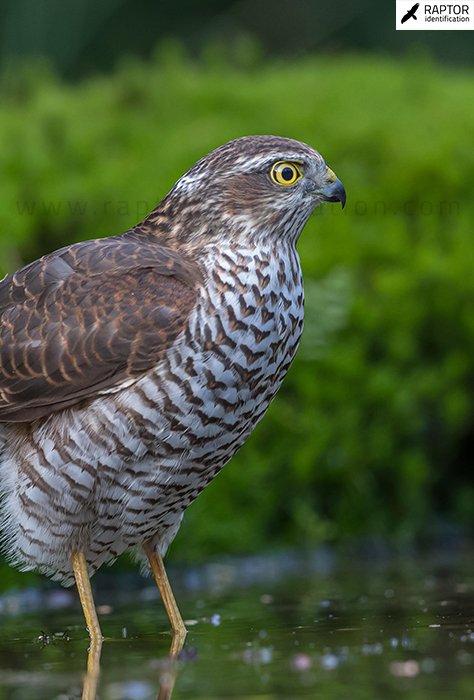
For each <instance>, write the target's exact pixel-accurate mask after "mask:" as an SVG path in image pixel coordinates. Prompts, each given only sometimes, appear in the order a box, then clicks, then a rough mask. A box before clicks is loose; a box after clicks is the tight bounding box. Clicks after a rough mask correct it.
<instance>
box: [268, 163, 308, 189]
mask: <svg viewBox="0 0 474 700" xmlns="http://www.w3.org/2000/svg"><path fill="white" fill-rule="evenodd" d="M270 177H271V178H272V180H273V182H276V184H277V185H294V184H295V182H298V180H300V179H301V178H302V177H303V175H302V174H301V170H300V169H299V168H298V166H297V165H296V164H295V163H288V162H287V161H285V160H282V161H280V162H279V163H275V165H274V166H273V168H272V169H271V171H270Z"/></svg>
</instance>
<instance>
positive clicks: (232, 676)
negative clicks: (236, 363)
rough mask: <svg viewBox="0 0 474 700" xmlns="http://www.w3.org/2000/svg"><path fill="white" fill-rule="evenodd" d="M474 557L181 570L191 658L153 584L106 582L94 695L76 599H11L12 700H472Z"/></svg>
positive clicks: (2, 679) (463, 552) (6, 651)
mask: <svg viewBox="0 0 474 700" xmlns="http://www.w3.org/2000/svg"><path fill="white" fill-rule="evenodd" d="M473 555H474V552H473V551H472V550H471V549H463V548H458V549H457V550H455V549H451V550H450V551H444V552H442V553H438V554H437V555H436V556H431V557H426V558H423V557H421V556H420V555H419V554H418V553H414V554H413V556H403V557H399V556H398V557H393V556H389V555H388V554H387V553H382V554H380V552H378V553H375V554H374V553H373V552H370V553H367V552H366V553H362V555H361V553H360V551H355V552H352V553H351V554H350V555H344V556H338V555H335V554H334V553H329V554H328V553H327V552H326V555H324V556H325V559H324V561H325V563H324V568H322V565H321V562H322V558H321V557H319V564H315V557H314V554H307V555H302V554H298V553H290V554H287V555H285V556H284V557H283V566H282V568H281V570H280V575H278V565H277V561H276V560H275V559H273V558H271V557H270V558H268V559H267V560H266V558H265V557H259V558H254V559H253V560H247V561H245V562H244V560H239V561H231V560H227V561H225V562H220V563H217V564H216V563H213V564H211V565H209V567H203V568H202V569H199V570H196V571H195V572H190V571H188V570H186V571H182V572H179V571H175V572H173V571H172V570H171V572H170V574H171V577H172V578H173V579H174V580H173V586H174V587H176V590H177V593H178V596H179V600H180V604H181V606H182V611H183V613H184V618H185V621H186V625H187V627H188V629H189V634H188V638H187V640H186V643H185V644H184V647H183V649H182V651H181V654H180V655H179V656H178V651H179V650H177V649H175V650H174V652H173V648H172V647H171V649H170V644H171V638H170V636H169V634H168V632H167V630H169V622H168V620H167V616H166V612H165V611H164V609H163V607H162V604H161V601H160V600H159V599H157V598H156V594H155V593H153V592H152V583H151V581H150V580H149V581H148V582H147V581H143V580H141V579H138V578H134V577H128V575H127V576H125V577H122V576H112V575H107V574H105V575H104V576H103V577H101V578H98V579H97V582H96V591H95V594H96V599H97V602H98V604H99V606H98V607H99V615H100V617H101V625H102V629H103V632H104V634H105V635H106V639H105V641H104V644H103V647H102V658H101V672H100V675H99V676H97V675H96V676H95V677H94V676H93V674H91V673H89V674H88V676H86V683H85V684H84V686H83V680H84V671H85V667H86V658H87V648H88V644H89V641H88V638H87V632H86V630H85V627H84V622H83V618H82V617H81V615H82V613H81V610H80V608H79V605H78V602H77V601H76V600H75V599H74V598H72V599H71V600H72V601H73V603H74V605H73V606H72V607H71V605H70V603H71V600H70V601H69V602H67V601H66V599H63V604H64V605H63V606H62V607H61V606H59V605H56V607H54V606H49V605H46V604H45V601H47V600H49V601H50V602H54V596H53V589H52V588H49V589H46V590H43V591H36V592H35V593H34V594H32V593H31V592H29V593H27V592H25V591H23V592H21V593H17V594H13V593H10V594H8V596H1V597H0V609H1V610H2V616H1V621H2V627H1V630H2V633H1V636H0V689H1V692H0V697H12V698H15V700H23V698H25V699H26V698H31V697H45V698H46V697H48V698H59V697H61V698H65V697H74V698H76V697H77V698H80V697H81V695H82V697H88V698H94V697H96V695H98V696H99V697H101V698H103V700H125V699H127V700H156V698H157V697H159V698H160V699H163V698H169V697H170V696H171V693H172V694H173V700H181V698H183V699H184V698H185V697H190V696H193V697H194V696H202V697H208V698H212V697H216V698H217V697H224V696H227V695H229V693H230V692H231V694H232V695H233V696H234V697H240V698H250V697H256V696H272V697H274V698H287V697H292V698H302V699H303V700H304V699H305V698H315V697H316V698H318V699H320V700H336V699H337V700H340V698H343V697H348V698H349V697H350V698H351V699H352V698H355V699H356V700H357V699H358V698H360V699H361V700H363V699H365V698H367V699H369V698H370V699H372V700H373V698H381V699H383V700H392V698H397V697H398V696H399V695H400V694H401V693H404V694H408V696H409V697H410V698H413V699H414V700H418V698H420V699H421V698H426V697H436V698H437V700H448V698H449V699H451V698H452V697H456V698H457V700H458V699H460V700H464V698H466V700H467V698H468V697H469V698H470V697H471V696H472V694H473V692H474V556H473ZM299 558H301V560H300V562H299V564H298V566H297V567H296V566H294V568H293V570H292V569H291V567H290V566H289V562H290V561H293V564H295V562H298V559H299ZM265 560H266V561H267V563H268V566H265ZM318 567H319V569H318ZM211 570H212V572H213V574H212V575H211V573H210V572H211ZM243 571H246V573H245V575H244V574H243ZM173 574H174V576H173ZM48 585H50V584H48ZM111 587H112V588H113V587H115V589H116V590H115V593H114V592H113V591H111V590H110V589H111ZM58 590H59V591H60V593H61V595H62V593H63V592H62V591H61V589H58ZM67 593H68V594H69V591H68V592H67ZM15 597H18V599H19V600H20V602H22V604H23V603H25V607H26V610H25V609H24V612H22V605H19V606H18V605H16V604H15V603H14V599H15ZM33 599H35V600H36V601H37V606H36V607H35V606H34V605H32V604H31V605H30V607H29V608H28V606H27V605H26V603H27V602H28V600H29V601H30V602H31V601H32V600H33ZM102 601H104V604H103V605H102V606H101V605H100V603H101V602H102ZM105 601H107V605H105ZM66 602H67V605H66ZM56 603H57V601H56ZM53 632H54V633H58V632H59V634H55V635H54V637H53ZM42 633H43V634H42ZM92 651H93V650H91V652H92ZM93 681H94V682H95V687H94V685H93ZM88 683H89V685H88ZM173 686H174V688H173Z"/></svg>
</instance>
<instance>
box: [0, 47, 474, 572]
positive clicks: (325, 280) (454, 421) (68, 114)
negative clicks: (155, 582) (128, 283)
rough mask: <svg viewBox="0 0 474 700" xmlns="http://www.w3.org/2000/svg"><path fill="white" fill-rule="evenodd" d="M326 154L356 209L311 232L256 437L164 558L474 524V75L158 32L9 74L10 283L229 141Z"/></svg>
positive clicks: (128, 215) (2, 108) (2, 183)
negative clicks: (303, 301) (130, 50)
mask: <svg viewBox="0 0 474 700" xmlns="http://www.w3.org/2000/svg"><path fill="white" fill-rule="evenodd" d="M250 133H273V134H280V135H285V136H291V137H293V138H297V139H300V140H302V141H306V142H308V143H310V144H311V145H313V146H315V147H316V148H318V150H320V151H321V153H322V154H323V155H324V156H325V157H326V158H327V160H328V161H329V163H330V165H331V166H332V167H333V168H334V169H335V171H336V173H337V174H338V176H339V177H340V179H341V180H342V181H343V182H344V184H345V186H346V190H347V193H348V203H347V207H346V209H345V210H344V212H342V211H341V210H340V209H339V208H338V207H335V206H333V205H332V206H326V207H325V208H320V209H318V210H317V212H316V213H315V215H314V216H313V217H312V219H311V221H310V223H309V224H308V226H307V228H306V230H305V231H304V233H303V236H302V238H301V241H300V252H301V257H302V264H303V268H304V274H305V280H306V286H307V324H306V330H305V339H304V342H303V344H302V347H301V349H300V352H299V355H298V357H297V359H296V361H295V363H294V366H293V367H292V369H291V371H290V373H289V376H288V378H287V380H286V382H285V384H284V386H283V388H282V390H281V392H280V394H279V395H278V397H277V398H276V400H275V402H274V404H273V405H272V407H271V408H270V410H269V412H268V414H267V416H266V418H265V419H264V420H263V422H262V423H261V424H260V425H259V427H258V428H257V430H256V431H255V433H254V434H253V435H252V437H251V438H250V440H249V441H248V443H247V445H246V446H245V447H244V448H243V449H242V451H241V452H240V453H239V454H238V455H237V457H236V458H235V459H234V460H233V462H232V464H231V465H230V466H228V467H227V468H226V469H224V471H223V472H222V474H221V475H220V476H219V477H218V478H217V479H216V480H215V481H214V482H213V483H212V484H211V485H210V486H209V487H208V488H207V489H206V491H205V492H204V493H203V494H202V495H201V496H200V497H199V499H198V500H197V501H196V503H195V504H193V505H192V506H191V507H190V508H189V510H188V511H187V514H186V516H185V519H184V522H183V526H182V528H181V531H180V534H179V535H178V537H177V539H176V542H175V544H174V545H173V547H172V553H173V555H175V556H177V557H182V558H190V559H192V558H195V559H198V558H201V557H202V556H205V555H209V554H213V553H216V552H224V551H226V552H227V551H234V552H235V551H250V550H257V549H260V548H263V547H266V546H269V545H282V544H285V545H286V544H307V545H312V544H314V543H317V542H319V541H321V540H322V539H326V538H329V539H331V538H336V537H339V536H341V535H347V534H362V533H372V534H374V533H377V534H381V535H385V536H386V535H395V536H400V537H403V536H404V534H406V533H409V534H413V533H414V534H429V533H430V531H431V530H432V528H433V527H434V526H435V525H436V522H437V521H438V519H439V518H440V517H442V518H446V519H448V520H451V521H456V522H459V523H463V524H465V525H471V524H472V522H474V481H473V479H472V477H471V470H472V467H471V455H472V449H471V448H472V446H473V445H474V433H473V414H474V393H473V390H474V306H473V304H474V274H473V272H474V235H473V225H472V223H473V221H474V202H473V196H472V193H473V184H472V183H473V181H474V151H473V149H472V143H473V141H474V82H473V73H472V71H457V72H455V71H447V70H444V69H442V68H441V67H440V66H438V65H435V64H432V63H431V62H430V61H429V60H428V59H426V58H422V57H421V58H416V57H408V58H406V59H405V60H403V61H399V62H395V61H392V60H388V59H385V58H383V57H382V56H372V57H364V56H357V55H353V56H327V57H306V58H301V59H300V60H298V61H295V62H285V63H278V62H272V63H261V62H260V58H259V51H258V47H256V46H254V45H253V44H252V43H251V42H250V43H247V44H245V43H241V44H239V45H237V46H234V47H222V46H219V45H213V46H209V47H208V49H207V50H206V52H205V53H204V55H203V56H202V59H201V60H200V61H199V62H191V61H190V60H188V59H187V58H186V56H185V55H184V53H183V51H182V49H181V48H180V46H179V44H176V43H173V42H168V43H166V44H163V45H162V46H161V47H160V49H159V50H158V51H157V52H156V57H155V60H154V62H151V63H149V64H144V63H139V62H136V61H133V60H127V61H125V60H124V61H123V63H122V64H121V65H120V66H119V67H118V69H117V71H116V72H115V74H114V75H113V76H112V77H107V78H103V77H102V78H101V77H96V78H93V79H89V80H88V81H86V82H83V83H80V84H77V85H75V86H70V85H66V84H63V83H61V82H60V81H59V80H58V79H57V78H56V77H55V76H54V75H53V74H52V73H51V71H50V70H49V69H48V67H47V66H38V65H36V66H34V67H31V66H30V67H29V68H21V69H20V68H17V69H14V68H11V69H10V70H9V71H7V72H4V73H3V74H2V76H1V79H0V152H1V154H2V155H1V159H2V168H1V169H0V193H1V200H0V248H1V252H2V255H1V258H0V265H1V267H2V268H3V272H10V271H12V270H13V269H14V268H15V267H18V266H20V265H21V264H23V263H25V262H28V261H30V260H32V259H34V258H36V257H38V256H39V255H41V254H42V253H44V252H46V251H49V250H52V249H54V248H57V247H60V246H62V245H66V244H67V243H69V242H71V241H75V240H80V239H84V238H94V237H99V236H107V235H110V234H115V233H118V232H120V231H124V230H126V229H127V228H129V227H130V226H132V225H133V224H135V223H136V222H137V221H139V220H140V219H141V218H143V217H144V216H145V214H146V213H148V211H149V210H151V209H152V208H153V207H154V206H155V204H156V202H157V201H158V200H159V199H160V198H161V197H162V196H163V194H164V193H165V192H166V191H167V190H168V189H169V188H170V187H171V186H172V184H173V183H174V182H175V180H176V179H177V178H178V177H179V176H180V175H181V174H182V173H183V172H184V171H185V170H186V169H187V168H188V167H189V166H190V165H191V164H192V163H193V162H194V161H195V160H197V159H198V158H199V157H201V156H202V155H203V154H204V153H206V152H208V151H209V150H211V149H212V148H214V147H216V146H218V145H220V144H221V143H223V142H225V141H227V140H229V139H232V138H235V137H237V136H242V135H245V134H250Z"/></svg>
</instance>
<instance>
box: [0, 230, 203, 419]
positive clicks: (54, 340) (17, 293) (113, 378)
mask: <svg viewBox="0 0 474 700" xmlns="http://www.w3.org/2000/svg"><path fill="white" fill-rule="evenodd" d="M199 282H200V273H199V269H198V267H197V265H196V264H195V263H193V262H191V261H188V260H186V259H185V258H184V257H182V256H180V255H179V254H177V253H176V252H174V251H172V250H170V249H168V248H164V247H162V246H160V245H158V244H156V243H154V242H147V241H142V240H139V239H137V238H134V237H133V236H131V235H128V234H124V235H122V236H116V237H113V238H109V239H99V240H96V241H86V242H85V243H79V244H76V245H74V246H71V247H70V248H65V249H62V250H59V251H57V252H56V253H52V254H51V255H47V256H45V257H44V258H41V259H40V260H37V261H36V262H34V263H32V264H31V265H28V266H27V267H25V268H23V269H22V270H19V271H18V272H16V273H15V274H14V275H11V276H9V277H7V278H6V279H4V280H3V281H2V282H1V283H0V422H7V421H19V422H22V421H31V420H34V419H36V418H40V417H42V416H45V415H47V414H49V413H51V412H53V411H56V410H59V409H62V408H65V407H67V406H71V405H72V404H74V403H77V402H78V401H81V400H83V399H86V398H90V397H94V396H95V395H96V394H97V392H99V391H101V390H105V389H108V388H111V387H113V386H115V385H118V384H120V383H122V382H123V381H125V380H127V379H130V378H135V377H139V376H140V375H141V374H143V373H145V372H147V371H148V370H149V369H151V368H152V367H153V366H154V365H156V363H157V362H159V361H160V359H161V358H162V357H163V356H164V353H165V352H166V350H167V348H169V347H170V345H171V344H172V343H173V342H174V341H175V340H176V338H177V336H178V335H179V334H180V333H181V332H182V330H183V329H184V326H185V324H186V321H187V318H188V316H189V313H190V311H191V310H192V308H193V306H194V304H195V301H196V296H197V287H198V285H199Z"/></svg>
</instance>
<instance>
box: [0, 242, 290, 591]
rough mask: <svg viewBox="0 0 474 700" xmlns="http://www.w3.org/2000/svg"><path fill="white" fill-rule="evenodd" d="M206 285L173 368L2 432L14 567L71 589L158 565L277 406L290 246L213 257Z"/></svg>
mask: <svg viewBox="0 0 474 700" xmlns="http://www.w3.org/2000/svg"><path fill="white" fill-rule="evenodd" d="M204 266H205V268H206V271H207V283H206V284H205V285H203V287H202V289H201V292H200V296H199V299H198V302H197V304H196V306H195V308H194V310H193V312H192V314H191V315H190V318H189V322H188V323H187V325H186V328H185V330H184V332H183V333H182V334H181V336H180V337H179V338H178V339H177V341H176V342H175V343H174V344H173V346H172V347H171V348H170V349H169V351H168V352H167V355H166V357H165V358H164V359H163V360H162V361H161V362H160V363H159V364H158V365H157V366H156V367H155V368H154V369H153V370H152V371H150V372H148V373H147V374H146V375H144V376H143V377H141V378H140V379H139V380H138V381H129V382H128V383H126V384H123V385H121V386H119V387H116V388H114V389H113V390H109V391H108V392H104V393H103V395H102V396H101V397H99V398H96V399H94V400H93V401H92V402H83V403H82V404H79V405H76V406H75V407H71V408H68V409H65V410H63V411H61V412H58V413H54V414H52V415H50V416H48V417H47V418H45V419H41V420H37V421H34V422H33V423H31V424H26V425H24V424H7V425H4V426H3V427H2V428H1V430H2V437H3V448H2V450H3V455H2V461H3V463H4V465H5V467H6V468H4V469H3V470H2V479H3V484H2V491H3V493H4V494H5V498H4V502H3V506H2V507H3V513H2V517H3V519H4V522H5V523H6V525H5V530H4V537H5V538H6V539H8V540H9V542H10V552H11V555H12V559H13V562H14V563H15V564H17V565H18V566H20V568H22V569H23V570H27V569H33V568H37V569H39V570H40V571H41V572H43V573H46V574H48V575H50V576H52V577H53V578H56V579H59V580H61V581H62V582H63V583H64V584H65V585H68V584H71V583H73V580H74V579H73V572H72V567H71V560H70V552H71V551H72V550H75V549H80V548H83V549H84V551H85V554H86V558H87V562H88V566H89V572H90V573H93V572H94V571H95V570H96V569H97V568H99V567H100V566H101V564H102V563H104V561H113V560H114V559H115V558H116V557H117V556H119V554H121V553H122V552H123V551H124V550H126V549H130V548H134V547H138V546H139V545H141V544H142V543H143V541H144V540H145V539H148V538H154V540H155V542H156V543H157V545H158V547H159V549H160V550H161V552H162V553H164V551H165V550H166V549H167V547H168V545H169V544H170V542H171V541H172V540H173V538H174V536H175V535H176V533H177V531H178V528H179V525H180V522H181V519H182V516H183V512H184V510H185V509H186V508H187V506H188V505H189V504H190V503H192V501H193V500H194V499H195V498H196V497H197V496H198V494H199V493H200V492H201V491H202V490H203V489H204V487H205V486H206V485H207V484H208V483H209V482H210V480H211V479H212V478H213V477H214V476H215V475H216V474H217V473H218V472H219V471H220V469H222V467H223V466H224V465H225V464H226V462H228V461H229V460H230V459H231V457H232V456H233V455H234V454H235V453H236V451H237V450H238V449H239V447H240V446H241V445H242V444H243V443H244V442H245V440H246V438H247V437H248V435H249V434H250V432H251V431H252V430H253V428H254V427H255V425H256V424H257V423H258V421H259V420H260V419H261V418H262V417H263V415H264V413H265V411H266V410H267V408H268V406H269V404H270V402H271V401H272V399H273V398H274V396H275V394H276V392H277V391H278V388H279V387H280V385H281V383H282V381H283V378H284V376H285V375H286V373H287V371H288V369H289V367H290V365H291V362H292V360H293V358H294V356H295V353H296V350H297V347H298V344H299V340H300V337H301V333H302V328H303V286H302V278H301V270H300V265H299V259H298V255H297V253H296V249H295V248H294V247H293V246H289V247H283V246H282V247H280V249H278V248H277V247H275V246H273V247H272V248H271V249H270V248H269V249H268V250H265V249H263V250H262V249H258V250H251V249H242V247H239V248H238V249H236V248H233V247H232V246H227V247H221V248H220V249H219V251H218V252H217V251H216V250H214V253H213V254H210V255H209V256H208V257H207V258H206V259H205V260H204Z"/></svg>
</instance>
